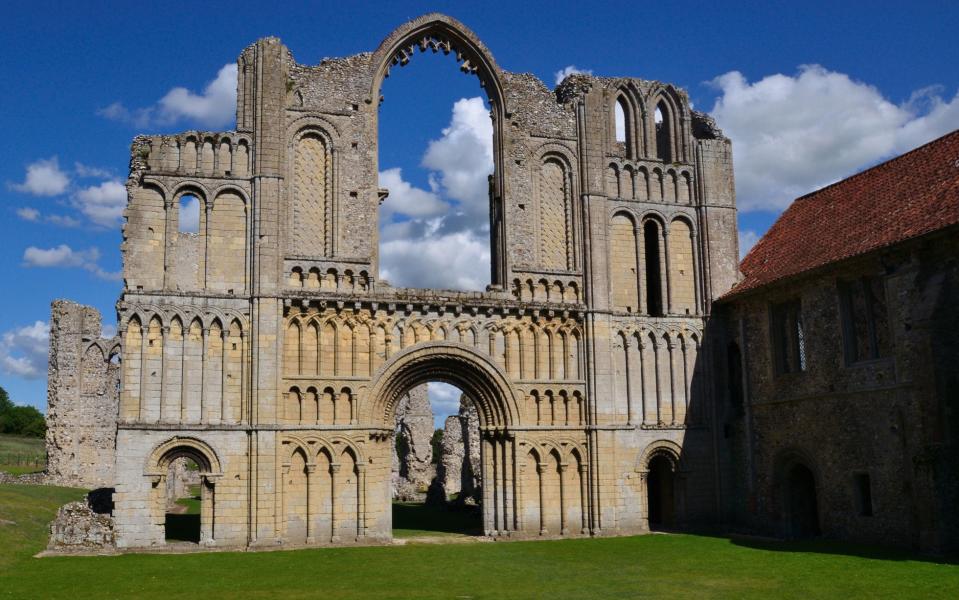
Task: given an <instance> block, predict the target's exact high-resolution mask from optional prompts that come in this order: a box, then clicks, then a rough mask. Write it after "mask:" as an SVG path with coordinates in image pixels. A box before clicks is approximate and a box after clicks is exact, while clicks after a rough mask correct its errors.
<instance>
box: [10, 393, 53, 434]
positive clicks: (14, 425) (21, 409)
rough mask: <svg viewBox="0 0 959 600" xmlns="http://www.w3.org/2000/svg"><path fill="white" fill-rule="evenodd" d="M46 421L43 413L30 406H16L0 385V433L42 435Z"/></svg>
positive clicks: (45, 430)
mask: <svg viewBox="0 0 959 600" xmlns="http://www.w3.org/2000/svg"><path fill="white" fill-rule="evenodd" d="M46 432H47V422H46V420H45V419H44V418H43V413H41V412H40V411H39V410H37V409H35V408H34V407H32V406H17V405H15V404H14V403H13V402H12V401H11V400H10V395H9V394H7V391H6V390H5V389H3V388H2V387H0V433H11V434H14V435H26V436H30V437H43V436H44V434H46Z"/></svg>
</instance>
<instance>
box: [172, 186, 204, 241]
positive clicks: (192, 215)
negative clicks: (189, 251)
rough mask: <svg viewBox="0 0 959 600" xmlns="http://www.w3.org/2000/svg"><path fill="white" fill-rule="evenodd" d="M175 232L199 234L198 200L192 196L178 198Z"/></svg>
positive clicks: (186, 195)
mask: <svg viewBox="0 0 959 600" xmlns="http://www.w3.org/2000/svg"><path fill="white" fill-rule="evenodd" d="M177 231H179V232H180V233H199V232H200V199H199V198H197V197H196V196H194V195H193V194H183V195H182V196H180V204H179V214H178V217H177Z"/></svg>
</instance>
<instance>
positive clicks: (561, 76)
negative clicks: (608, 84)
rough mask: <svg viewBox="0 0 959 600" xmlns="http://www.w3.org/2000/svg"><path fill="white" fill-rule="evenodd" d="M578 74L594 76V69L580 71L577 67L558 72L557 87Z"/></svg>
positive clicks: (573, 66) (556, 74) (565, 68)
mask: <svg viewBox="0 0 959 600" xmlns="http://www.w3.org/2000/svg"><path fill="white" fill-rule="evenodd" d="M578 73H581V74H583V75H592V74H593V71H592V69H580V68H579V67H577V66H576V65H568V66H565V67H563V68H562V69H560V70H559V71H556V73H554V75H555V78H556V85H559V84H561V83H563V80H564V79H566V78H567V77H569V76H570V75H576V74H578Z"/></svg>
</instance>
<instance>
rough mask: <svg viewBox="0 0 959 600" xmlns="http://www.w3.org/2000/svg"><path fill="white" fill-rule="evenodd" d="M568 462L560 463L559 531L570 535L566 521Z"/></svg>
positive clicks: (561, 533)
mask: <svg viewBox="0 0 959 600" xmlns="http://www.w3.org/2000/svg"><path fill="white" fill-rule="evenodd" d="M567 467H569V464H568V463H559V533H560V535H569V528H568V527H567V523H566V468H567Z"/></svg>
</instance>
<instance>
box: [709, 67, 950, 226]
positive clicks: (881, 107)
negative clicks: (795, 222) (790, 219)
mask: <svg viewBox="0 0 959 600" xmlns="http://www.w3.org/2000/svg"><path fill="white" fill-rule="evenodd" d="M711 85H713V86H715V87H716V88H717V89H718V90H719V91H720V96H719V97H718V98H717V99H716V102H715V104H714V105H713V109H712V111H711V114H712V115H713V116H714V117H715V118H716V120H717V122H718V123H719V125H720V126H721V127H722V128H723V130H724V132H725V133H726V135H728V136H729V137H730V138H731V139H732V140H733V152H734V155H735V161H734V164H735V171H736V192H737V203H738V206H739V208H740V210H742V211H747V212H748V211H757V210H764V211H775V212H779V211H781V210H782V209H784V208H785V207H786V206H788V205H789V203H790V202H791V201H792V200H793V199H794V198H796V197H798V196H801V195H803V194H806V193H809V192H811V191H813V190H815V189H818V188H820V187H822V186H824V185H828V184H830V183H833V182H835V181H838V180H840V179H842V178H844V177H847V176H849V175H851V174H852V173H854V172H856V171H857V170H860V169H862V168H864V167H867V166H870V165H872V164H875V163H876V162H879V161H881V160H883V159H886V158H890V157H892V156H894V155H896V154H900V153H902V152H905V151H907V150H910V149H912V148H915V147H916V146H919V145H921V144H924V143H926V142H928V141H931V140H933V139H935V138H937V137H939V136H941V135H943V134H945V133H948V132H949V131H952V130H953V129H955V128H956V127H959V94H957V95H956V96H954V97H953V98H952V99H951V100H948V99H944V98H943V97H942V96H941V90H939V89H938V88H925V89H921V90H917V91H916V92H914V93H913V94H912V95H911V97H910V98H909V99H908V100H907V101H906V102H903V103H901V104H895V103H893V102H891V101H890V100H888V99H887V98H886V97H885V96H884V95H883V94H882V92H880V91H879V90H878V89H877V88H876V87H874V86H872V85H869V84H867V83H864V82H861V81H856V80H855V79H853V78H851V77H850V76H849V75H846V74H844V73H839V72H836V71H830V70H828V69H826V68H824V67H821V66H818V65H806V66H802V67H800V68H799V70H798V72H797V73H796V74H795V75H782V74H775V75H768V76H766V77H763V78H762V79H760V80H758V81H755V82H749V81H748V80H747V79H746V77H745V76H744V75H743V74H742V73H740V72H738V71H731V72H729V73H726V74H724V75H721V76H719V77H717V78H715V79H714V80H713V81H712V82H711Z"/></svg>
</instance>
